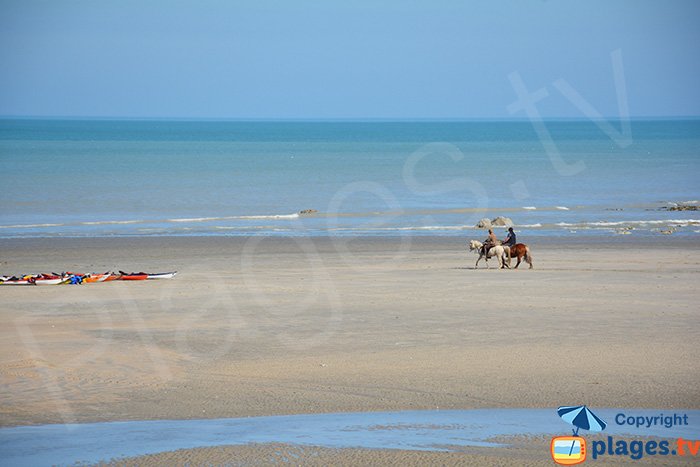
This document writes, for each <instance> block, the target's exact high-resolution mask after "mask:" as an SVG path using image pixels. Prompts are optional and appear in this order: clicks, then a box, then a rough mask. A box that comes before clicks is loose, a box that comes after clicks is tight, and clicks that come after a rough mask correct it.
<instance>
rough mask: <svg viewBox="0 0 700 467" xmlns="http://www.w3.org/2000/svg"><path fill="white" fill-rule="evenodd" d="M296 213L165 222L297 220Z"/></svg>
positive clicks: (183, 219)
mask: <svg viewBox="0 0 700 467" xmlns="http://www.w3.org/2000/svg"><path fill="white" fill-rule="evenodd" d="M298 217H299V214H298V213H294V214H268V215H254V216H226V217H189V218H176V219H166V221H167V222H212V221H230V220H259V219H297V218H298Z"/></svg>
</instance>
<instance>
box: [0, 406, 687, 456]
mask: <svg viewBox="0 0 700 467" xmlns="http://www.w3.org/2000/svg"><path fill="white" fill-rule="evenodd" d="M595 412H596V415H598V416H599V417H601V418H602V419H603V420H605V421H606V422H608V427H607V428H606V430H605V431H604V433H605V434H609V435H627V436H656V437H664V438H676V437H683V438H686V439H700V411H698V410H675V411H674V410H667V411H662V410H648V409H645V410H633V409H595ZM621 412H622V413H625V414H627V415H635V416H656V415H659V414H660V413H664V414H665V415H671V414H673V413H674V412H675V413H679V414H687V415H688V421H689V425H687V426H675V427H671V428H666V427H663V426H656V427H651V428H636V427H630V426H628V425H625V426H620V425H617V424H616V423H615V421H614V420H615V416H616V415H617V414H618V413H621ZM570 433H571V431H570V425H568V424H567V423H565V422H564V421H562V420H561V419H560V418H559V417H558V416H557V413H556V410H554V409H480V410H436V411H410V412H369V413H340V414H313V415H288V416H272V417H250V418H229V419H204V420H154V421H130V422H107V423H86V424H70V425H42V426H27V427H14V428H3V429H0V460H1V461H2V464H3V465H12V466H45V465H56V464H58V465H69V464H73V463H75V462H91V463H92V462H98V461H100V460H109V459H113V458H118V457H125V456H138V455H144V454H151V453H157V452H164V451H172V450H176V449H187V448H195V447H209V446H221V445H242V444H248V443H287V444H302V445H314V446H323V447H330V448H349V447H357V448H374V449H378V448H380V449H409V450H431V451H438V450H450V449H454V448H455V447H461V446H492V447H497V446H499V444H497V443H493V442H489V441H488V440H489V438H492V437H495V436H518V435H537V434H552V435H568V434H570ZM581 434H582V435H583V436H585V432H583V431H582V432H581Z"/></svg>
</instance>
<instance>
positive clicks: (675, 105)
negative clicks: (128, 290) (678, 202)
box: [0, 0, 700, 119]
mask: <svg viewBox="0 0 700 467" xmlns="http://www.w3.org/2000/svg"><path fill="white" fill-rule="evenodd" d="M698 24H700V2H697V1H692V0H691V1H645V0H637V1H633V0H629V1H615V0H612V1H611V0H607V1H596V0H592V1H583V0H581V1H576V2H575V1H568V0H559V1H554V0H550V1H540V0H538V1H498V0H483V1H440V0H432V1H427V0H426V1H424V2H411V1H399V0H397V1H381V0H376V1H362V0H360V1H353V2H346V1H342V2H341V1H308V0H299V1H291V0H288V1H269V0H256V1H237V0H231V1H207V0H203V1H177V0H173V1H163V2H159V1H155V0H154V1H148V2H141V1H129V0H124V1H110V0H103V1H70V0H65V1H60V0H56V1H50V0H49V1H35V0H18V1H7V0H0V63H2V71H0V115H6V116H7V115H16V116H69V117H85V116H102V117H135V118H144V117H170V118H273V119H280V118H282V119H284V118H402V119H403V118H408V119H410V118H513V117H525V115H524V114H515V115H512V114H510V113H509V112H508V110H507V106H508V105H509V104H511V103H512V102H513V101H515V100H516V95H515V92H514V91H513V88H512V86H511V83H510V81H509V79H508V76H509V74H511V73H512V72H517V73H518V74H519V75H520V77H521V78H522V80H523V82H524V83H525V84H526V86H527V88H528V89H529V90H533V91H534V90H537V89H540V88H545V89H547V92H548V96H547V97H546V98H545V99H543V100H541V101H540V102H539V103H538V108H539V109H540V112H541V113H542V115H543V116H545V117H583V115H582V113H581V111H580V110H579V109H578V108H577V106H575V105H573V104H572V103H571V102H570V101H569V100H567V99H566V98H565V97H564V96H563V95H562V93H561V92H559V91H558V90H557V89H556V88H555V87H554V86H553V85H552V83H553V82H554V81H555V80H557V79H565V80H566V81H567V82H568V83H569V84H570V85H571V86H572V87H573V88H574V89H575V90H576V91H577V92H578V93H579V94H580V95H581V96H582V97H584V98H585V99H586V100H587V101H588V102H589V103H590V104H591V105H592V106H593V107H595V108H596V109H597V110H598V111H599V112H600V113H601V114H602V115H605V116H616V115H618V105H617V98H616V87H615V81H614V75H613V68H612V64H611V52H613V51H614V50H618V49H619V50H621V52H622V64H623V70H624V77H625V81H624V83H625V87H624V88H625V91H626V93H627V100H628V103H629V110H630V113H631V114H632V115H633V116H679V115H695V116H697V115H700V90H699V88H700V86H698V83H700V60H699V56H700V54H698V52H697V45H698V44H700V27H698Z"/></svg>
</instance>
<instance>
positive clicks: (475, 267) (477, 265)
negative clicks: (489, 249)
mask: <svg viewBox="0 0 700 467" xmlns="http://www.w3.org/2000/svg"><path fill="white" fill-rule="evenodd" d="M479 261H481V255H479V257H478V258H476V264H475V265H474V269H478V267H479Z"/></svg>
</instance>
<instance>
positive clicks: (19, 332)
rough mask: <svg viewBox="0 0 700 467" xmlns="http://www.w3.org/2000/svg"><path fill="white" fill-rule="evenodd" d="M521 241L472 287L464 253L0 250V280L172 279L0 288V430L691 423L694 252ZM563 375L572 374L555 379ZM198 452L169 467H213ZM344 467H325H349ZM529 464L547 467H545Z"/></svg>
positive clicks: (252, 243)
mask: <svg viewBox="0 0 700 467" xmlns="http://www.w3.org/2000/svg"><path fill="white" fill-rule="evenodd" d="M533 240H534V241H532V242H530V245H531V248H532V251H533V257H534V264H535V269H533V270H528V269H526V267H524V266H526V265H521V268H519V269H518V270H498V269H496V268H495V261H490V263H491V269H488V270H487V269H485V268H484V269H479V270H474V269H473V266H474V262H475V260H476V257H475V256H474V255H472V254H470V253H468V251H466V248H465V244H466V239H459V238H438V237H435V238H427V237H426V238H412V239H411V238H408V237H406V238H403V239H401V238H356V239H352V240H351V239H336V240H332V239H328V238H315V239H302V238H296V239H295V238H262V237H259V238H256V237H251V238H226V237H210V238H207V237H199V238H197V237H190V238H175V237H170V238H168V237H162V238H114V239H106V238H104V239H99V238H93V239H29V240H16V239H3V240H0V252H1V257H0V269H1V270H2V271H3V272H5V273H19V272H39V271H46V272H48V271H63V270H76V271H95V272H99V271H105V270H110V269H124V270H129V271H131V270H133V271H140V270H149V271H166V270H178V271H179V273H178V276H177V277H176V278H175V279H173V280H169V281H161V282H156V281H148V282H140V283H138V282H137V283H129V282H120V281H118V282H112V283H106V284H87V285H83V286H58V287H1V288H0V296H1V297H2V298H1V303H2V305H1V306H0V323H1V326H0V333H1V335H0V378H1V381H2V386H3V388H4V390H3V392H2V394H1V395H0V413H1V417H0V423H1V424H2V425H3V426H14V425H26V424H43V423H73V422H88V421H111V420H144V419H187V418H219V417H245V416H258V415H277V414H301V413H318V412H356V411H397V410H432V409H436V408H440V409H465V408H486V407H494V408H497V407H542V408H547V407H551V408H555V407H557V406H560V405H566V404H569V403H580V402H585V403H586V404H588V405H590V406H593V407H635V408H666V409H683V408H686V409H697V408H699V407H700V392H699V391H698V389H697V388H698V387H699V386H700V371H699V370H700V368H699V365H698V346H697V340H698V338H699V337H700V332H699V331H698V326H697V323H698V319H699V316H700V314H699V312H698V307H697V303H698V299H699V298H700V293H699V292H698V288H697V286H696V283H697V280H698V273H699V272H700V259H699V256H698V252H700V242H698V241H697V240H696V239H692V238H690V239H689V238H685V239H684V238H663V240H664V242H665V243H663V244H662V242H661V241H659V240H658V239H657V238H649V239H635V238H629V237H627V238H624V239H623V238H619V237H616V238H612V239H590V238H589V239H585V238H584V239H580V238H579V239H576V240H574V241H564V240H563V239H558V240H555V241H553V242H547V243H545V242H544V239H542V238H539V239H538V238H535V239H533ZM514 264H515V263H513V265H514ZM568 360H571V361H572V364H573V365H575V368H576V371H575V372H572V371H571V369H570V368H569V367H568V366H565V365H561V364H558V363H559V362H561V361H568ZM230 449H232V450H245V449H249V450H253V451H249V454H247V455H251V456H252V455H253V454H250V452H254V450H255V449H267V448H266V447H264V446H263V447H261V448H256V447H249V448H245V447H237V448H230ZM270 449H272V450H271V451H270V452H273V453H274V452H277V451H275V448H274V447H273V448H270ZM289 449H297V448H294V447H291V448H289ZM319 449H320V448H319ZM277 450H279V449H277ZM195 451H196V452H194V451H192V452H190V451H188V452H187V454H182V453H181V454H180V455H179V456H180V457H176V459H180V460H185V459H188V458H190V457H188V456H195V457H191V458H192V459H197V462H199V461H202V462H205V461H208V460H209V461H211V462H220V461H222V459H224V458H225V457H221V455H222V454H221V452H225V450H224V451H222V450H221V449H213V448H212V449H209V450H207V449H205V450H195ZM301 451H304V452H306V451H309V450H308V449H306V451H305V450H303V449H302V450H301ZM350 451H352V450H350ZM232 452H233V451H232ZM241 452H243V451H241ZM309 452H310V451H309ZM358 452H359V451H358ZM358 452H355V453H354V454H352V455H358V456H362V453H358ZM207 453H208V454H207ZM370 454H372V456H384V457H379V458H377V457H372V459H375V461H376V462H379V461H377V460H376V459H381V463H388V462H395V463H403V461H402V460H401V459H403V457H402V456H409V458H410V459H413V461H412V462H414V463H425V462H433V461H434V462H440V463H444V464H450V463H452V460H450V459H453V457H454V456H455V454H454V453H453V454H441V453H434V454H426V453H422V454H418V453H414V454H411V453H410V452H409V453H408V454H407V453H405V452H402V451H386V452H384V451H382V452H381V453H370ZM472 454H473V455H474V456H476V457H474V458H473V461H474V462H480V463H484V464H492V463H494V462H496V461H497V460H499V459H500V460H501V461H502V462H503V463H506V464H507V459H508V456H513V455H514V454H513V451H512V450H510V451H509V450H507V449H506V450H503V449H491V450H489V449H479V450H478V452H474V453H472ZM163 455H165V456H166V457H167V455H166V454H163ZM169 455H170V456H173V455H175V454H172V453H171V454H169ZM240 455H241V456H242V455H243V454H240ZM318 455H319V454H313V455H311V454H309V456H311V457H314V456H318ZM324 455H325V454H324ZM328 455H331V454H328ZM332 455H341V454H338V453H334V454H332ZM342 455H345V456H346V457H343V458H337V459H336V461H335V462H333V463H341V464H342V463H346V464H352V463H353V462H355V461H353V460H352V459H353V457H352V456H351V457H347V456H350V454H348V453H347V452H345V454H342ZM412 455H415V456H418V457H413V458H412V457H410V456H412ZM465 455H466V454H465ZM207 456H209V457H207ZM420 456H428V457H430V456H436V457H434V458H431V459H432V460H425V459H427V458H425V459H424V458H423V457H420ZM442 456H444V457H442ZM479 456H485V457H484V459H486V460H483V459H482V460H478V459H477V457H479ZM503 456H505V457H503ZM539 456H543V457H539ZM166 457H162V458H160V461H162V462H165V461H166ZM302 457H303V455H302ZM307 457H308V456H307ZM155 459H156V460H154V461H153V462H154V463H157V462H158V461H157V459H158V457H157V456H156V458H155ZM167 459H170V458H167ZM329 459H331V458H329ZM343 459H345V460H343ZM356 459H357V462H360V463H365V461H363V460H362V459H363V458H362V457H358V458H356ZM454 459H455V460H454V463H457V464H458V463H461V462H463V461H464V459H465V458H458V457H457V458H454ZM460 459H461V460H460ZM479 459H480V457H479ZM489 459H490V460H489ZM531 459H532V461H533V462H535V463H537V462H539V461H538V459H540V460H542V462H545V461H546V462H551V460H548V458H547V453H546V452H544V451H542V452H539V451H537V452H536V453H535V454H532V456H531ZM144 462H145V460H144ZM322 462H323V461H321V463H322ZM328 462H331V461H328ZM366 462H370V461H369V460H367V461H366Z"/></svg>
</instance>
